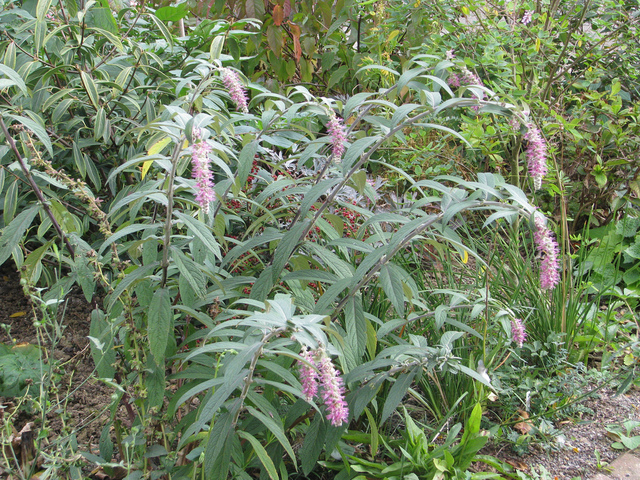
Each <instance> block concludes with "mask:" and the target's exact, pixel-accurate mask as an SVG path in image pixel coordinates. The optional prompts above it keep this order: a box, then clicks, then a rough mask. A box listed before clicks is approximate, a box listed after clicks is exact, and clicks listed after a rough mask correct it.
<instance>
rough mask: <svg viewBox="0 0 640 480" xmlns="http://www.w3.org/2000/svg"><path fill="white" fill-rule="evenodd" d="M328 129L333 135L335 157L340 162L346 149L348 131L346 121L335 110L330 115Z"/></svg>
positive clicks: (332, 142)
mask: <svg viewBox="0 0 640 480" xmlns="http://www.w3.org/2000/svg"><path fill="white" fill-rule="evenodd" d="M327 130H328V131H329V135H331V144H332V145H333V150H332V153H333V158H334V159H335V161H336V162H340V159H341V158H342V155H343V154H344V151H345V150H346V147H345V142H346V141H347V131H346V128H345V126H344V123H342V119H341V118H340V117H338V116H337V115H336V114H335V113H333V112H332V113H331V116H330V117H329V123H328V124H327Z"/></svg>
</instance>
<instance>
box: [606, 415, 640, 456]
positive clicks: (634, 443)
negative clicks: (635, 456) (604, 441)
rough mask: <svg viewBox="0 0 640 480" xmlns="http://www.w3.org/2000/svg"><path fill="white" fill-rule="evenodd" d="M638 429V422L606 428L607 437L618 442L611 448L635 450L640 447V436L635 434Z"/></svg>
mask: <svg viewBox="0 0 640 480" xmlns="http://www.w3.org/2000/svg"><path fill="white" fill-rule="evenodd" d="M638 427H640V421H638V420H627V421H625V422H623V423H622V424H621V425H609V426H607V427H605V430H606V431H607V436H608V437H609V438H613V439H614V440H616V441H615V442H613V443H612V444H611V447H612V448H615V449H616V450H624V449H628V450H635V449H636V448H638V447H640V434H638V435H634V434H633V432H634V430H636V429H637V428H638Z"/></svg>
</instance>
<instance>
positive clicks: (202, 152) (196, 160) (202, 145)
mask: <svg viewBox="0 0 640 480" xmlns="http://www.w3.org/2000/svg"><path fill="white" fill-rule="evenodd" d="M192 136H193V144H192V145H191V165H192V175H193V178H195V179H196V201H197V202H198V204H199V205H200V208H202V211H203V212H204V213H205V214H206V213H209V204H210V203H211V202H213V201H214V200H215V199H216V194H215V192H214V191H213V186H214V183H213V173H212V172H211V169H210V168H209V153H210V152H211V146H210V145H209V144H208V143H207V142H206V141H205V140H202V137H201V132H200V129H198V128H194V129H193V134H192Z"/></svg>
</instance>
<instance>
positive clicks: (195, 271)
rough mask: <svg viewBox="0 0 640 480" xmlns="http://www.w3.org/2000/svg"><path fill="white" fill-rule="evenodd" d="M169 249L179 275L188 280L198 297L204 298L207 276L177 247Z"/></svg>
mask: <svg viewBox="0 0 640 480" xmlns="http://www.w3.org/2000/svg"><path fill="white" fill-rule="evenodd" d="M171 251H172V258H173V259H174V260H175V262H176V266H177V267H178V270H179V271H180V275H181V276H182V277H184V278H185V279H186V280H187V281H188V282H189V285H191V288H193V291H194V292H195V294H196V295H197V296H198V297H199V298H204V297H205V295H206V294H207V288H206V287H207V277H206V276H205V275H204V273H202V270H200V267H199V266H198V264H196V262H194V261H193V260H191V259H190V258H189V257H187V256H186V255H185V254H184V253H182V252H181V251H180V249H179V248H176V247H174V246H171Z"/></svg>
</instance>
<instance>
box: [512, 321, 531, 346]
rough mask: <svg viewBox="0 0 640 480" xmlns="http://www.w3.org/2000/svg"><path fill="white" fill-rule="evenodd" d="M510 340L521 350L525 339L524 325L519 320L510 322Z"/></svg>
mask: <svg viewBox="0 0 640 480" xmlns="http://www.w3.org/2000/svg"><path fill="white" fill-rule="evenodd" d="M511 338H512V339H513V341H514V342H515V343H516V344H517V345H518V346H519V347H520V348H522V346H523V345H524V341H525V340H526V339H527V332H526V330H525V327H524V323H523V321H522V320H520V319H519V318H514V319H513V320H511Z"/></svg>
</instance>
